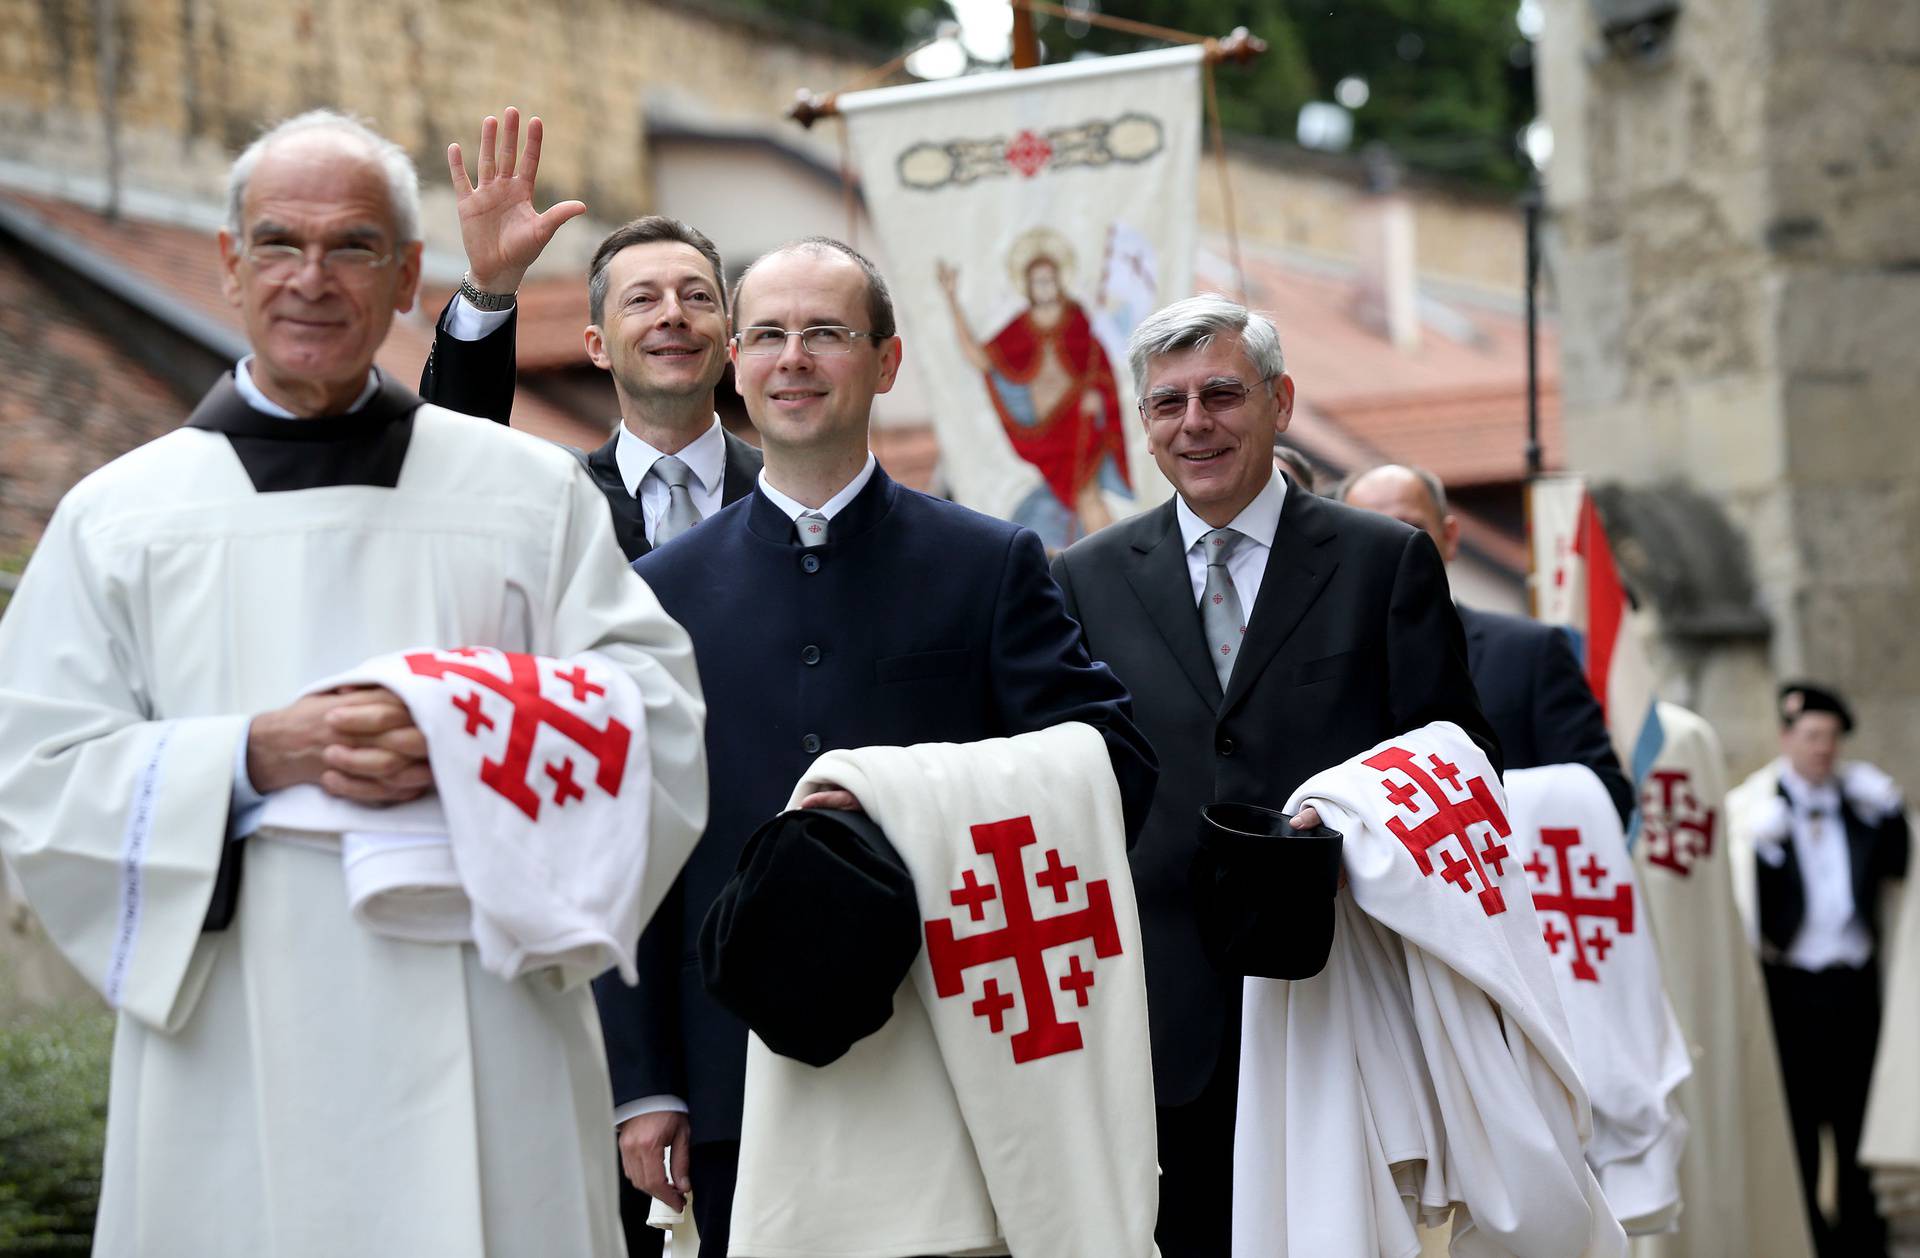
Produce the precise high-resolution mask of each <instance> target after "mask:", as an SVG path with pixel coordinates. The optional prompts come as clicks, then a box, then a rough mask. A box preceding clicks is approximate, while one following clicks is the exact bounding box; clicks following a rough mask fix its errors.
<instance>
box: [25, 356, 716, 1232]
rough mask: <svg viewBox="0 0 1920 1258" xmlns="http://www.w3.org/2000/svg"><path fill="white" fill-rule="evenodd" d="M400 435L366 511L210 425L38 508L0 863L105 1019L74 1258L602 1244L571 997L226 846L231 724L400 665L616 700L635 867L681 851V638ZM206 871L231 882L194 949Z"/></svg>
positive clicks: (269, 843) (538, 446) (599, 1145)
mask: <svg viewBox="0 0 1920 1258" xmlns="http://www.w3.org/2000/svg"><path fill="white" fill-rule="evenodd" d="M223 390H224V393H223V392H222V391H223ZM223 398H224V400H225V404H226V405H227V406H228V408H229V409H230V410H231V409H233V408H241V407H243V406H244V404H243V403H241V402H239V401H238V399H237V397H236V396H235V395H234V394H233V387H232V384H231V381H230V380H229V381H227V382H224V383H223V384H222V385H221V386H218V387H217V388H216V390H215V394H214V395H213V397H212V398H210V399H209V402H208V403H205V404H203V406H202V408H201V409H202V412H204V411H206V410H207V409H208V407H209V406H212V405H214V404H215V403H216V402H219V401H221V400H222V399H223ZM200 413H201V412H196V420H197V419H198V418H199V416H200ZM261 421H264V422H265V423H269V424H277V423H286V424H288V425H289V426H290V427H293V426H295V425H296V423H297V424H300V425H304V424H310V423H311V424H316V425H317V424H323V423H325V424H333V425H335V426H336V428H337V427H338V426H340V425H343V424H348V423H350V422H359V417H354V419H353V420H352V421H342V420H327V421H319V420H316V421H281V420H264V417H260V418H259V420H256V421H255V426H256V428H257V427H258V426H259V422H261ZM399 423H403V424H410V435H409V433H408V431H407V430H405V429H402V428H398V427H396V428H394V429H393V430H392V431H393V432H394V433H396V434H398V438H399V439H398V442H397V443H395V442H388V443H387V445H386V446H384V447H383V448H384V449H385V450H386V451H387V454H388V455H389V456H391V455H392V454H393V453H394V451H395V450H396V449H398V450H400V451H403V452H404V456H403V458H400V459H399V460H398V461H394V460H393V459H391V458H390V459H389V462H390V463H391V464H392V466H390V467H389V468H388V471H389V472H390V473H391V477H390V478H389V479H388V480H387V481H386V482H385V484H384V486H383V485H382V483H381V482H380V481H379V480H378V479H374V480H372V481H366V480H361V481H356V480H354V479H352V478H351V477H346V476H340V477H336V478H335V479H334V480H332V481H323V483H320V484H318V485H313V486H312V487H307V488H289V487H284V486H273V485H267V486H263V487H261V488H256V485H257V483H258V477H257V471H256V469H254V468H253V465H252V464H248V463H244V462H243V457H242V455H241V454H240V450H241V448H242V447H241V445H240V438H239V437H237V436H231V433H232V432H233V431H234V430H232V429H228V430H225V431H210V430H209V429H208V427H207V426H205V425H201V426H198V427H196V426H192V425H190V426H188V427H184V428H181V429H179V430H177V431H175V432H172V433H169V434H168V435H166V436H164V437H162V438H160V439H159V440H157V441H154V442H152V443H150V444H148V445H146V446H143V447H141V448H140V449H138V450H135V451H134V452H132V453H131V454H129V455H127V456H125V457H123V458H121V459H118V460H116V461H114V462H113V463H111V464H109V465H107V466H106V467H104V468H101V469H100V470H98V471H96V472H95V473H93V474H92V475H90V476H89V477H87V478H86V479H85V480H83V481H82V482H81V483H80V484H79V485H78V486H76V487H75V488H74V490H73V491H72V492H71V493H69V494H68V495H67V497H66V499H65V500H64V501H63V502H62V503H61V505H60V507H59V509H58V510H57V511H56V513H55V515H54V518H53V520H52V522H51V523H50V524H49V526H48V528H47V531H46V535H45V537H44V539H43V540H42V542H41V544H40V547H39V551H38V553H37V554H36V556H35V557H34V561H33V563H32V565H31V566H30V567H29V569H28V571H27V574H26V576H25V578H24V579H23V581H22V582H21V585H20V588H19V591H18V593H17V595H16V597H15V598H14V601H13V605H12V607H11V608H10V609H9V610H8V613H7V615H6V617H5V619H4V621H0V848H3V849H4V851H5V854H6V856H7V858H8V860H10V861H11V862H12V863H13V865H14V866H15V868H16V869H17V870H18V872H19V875H20V878H21V881H22V882H23V884H24V885H25V888H26V891H27V895H28V898H29V900H30V902H31V903H32V904H33V906H34V907H35V908H36V909H37V911H38V912H39V914H40V916H41V918H42V920H43V921H44V922H45V925H46V928H47V931H48V934H49V935H50V936H51V937H52V939H53V940H54V941H55V942H56V943H57V944H58V945H59V946H60V948H61V950H62V951H63V952H64V953H65V954H66V956H67V957H68V958H69V959H70V960H71V961H72V962H73V963H74V964H75V965H76V966H77V967H78V968H79V969H80V970H81V972H82V973H83V974H84V975H85V976H86V977H87V978H88V979H89V981H91V982H92V983H93V984H94V985H95V986H96V987H97V988H98V989H99V990H100V991H101V992H102V993H103V994H104V995H105V996H106V997H107V999H108V1001H109V1002H110V1003H111V1004H112V1005H114V1006H115V1007H116V1008H117V1009H118V1011H119V1023H118V1028H117V1033H116V1036H115V1043H114V1055H113V1080H112V1091H111V1096H110V1100H109V1108H108V1123H107V1151H106V1166H105V1173H104V1182H103V1186H102V1197H101V1205H100V1214H99V1222H98V1230H97V1233H96V1237H95V1241H94V1244H95V1253H97V1254H112V1255H120V1254H140V1255H144V1256H151V1255H183V1256H185V1255H191V1256H193V1258H204V1256H206V1255H265V1254H272V1255H275V1256H276V1258H304V1256H306V1255H314V1256H318V1255H340V1254H354V1255H396V1256H397V1255H407V1256H409V1258H411V1256H415V1255H458V1256H462V1258H468V1256H470V1258H479V1256H480V1255H483V1254H569V1255H596V1256H597V1255H606V1254H618V1253H620V1252H621V1241H620V1236H619V1226H618V1220H617V1208H616V1204H615V1196H614V1190H615V1183H614V1178H613V1176H614V1165H613V1159H612V1157H611V1150H610V1148H609V1147H608V1141H607V1119H608V1107H609V1087H608V1082H607V1073H606V1066H605V1061H604V1058H603V1055H602V1049H601V1043H600V1035H599V1030H598V1025H597V1022H596V1019H595V1016H594V1009H593V1004H592V1000H591V997H590V995H589V992H588V990H587V989H586V987H585V986H584V985H580V986H574V987H571V988H565V987H563V986H562V984H560V983H559V982H558V981H556V980H555V979H554V978H553V972H552V971H542V972H539V973H535V974H532V975H529V976H528V977H525V978H522V979H519V980H517V981H513V982H507V981H503V980H502V979H500V978H497V977H495V976H494V975H492V974H489V973H487V972H485V971H484V970H483V969H482V968H481V966H480V964H479V962H478V960H477V957H476V953H475V951H474V949H473V948H472V946H470V945H460V944H423V943H412V942H404V941H399V940H394V939H391V938H387V937H384V936H381V935H377V934H374V933H373V932H371V931H369V930H367V929H365V928H364V927H362V926H361V925H360V924H358V923H357V922H355V921H354V920H353V918H352V917H351V916H350V915H349V912H348V907H347V898H346V894H345V890H344V885H343V881H342V866H341V857H340V854H339V852H338V851H337V850H336V851H333V852H328V851H325V850H318V849H316V848H313V847H309V846H303V845H300V844H296V843H289V842H284V841H278V840H275V839H273V838H271V837H265V836H261V835H255V836H253V837H250V838H247V839H244V840H238V841H237V842H236V845H235V847H234V850H233V851H231V852H230V853H229V852H226V848H227V846H228V841H227V830H228V810H229V803H230V799H231V796H232V789H233V785H234V778H235V764H236V760H237V757H238V755H239V752H240V740H241V738H242V736H243V731H244V729H245V728H246V724H247V720H248V717H249V715H250V714H253V713H258V712H261V711H265V710H269V709H273V708H277V707H279V706H281V705H283V704H286V703H288V702H290V701H291V700H292V699H293V698H294V697H295V696H297V695H298V694H300V692H301V691H302V690H303V689H304V688H305V687H306V686H307V685H308V684H309V683H310V682H312V681H313V680H314V679H315V678H319V677H323V676H326V675H328V674H330V673H334V672H338V671H341V670H344V669H347V668H350V667H352V666H355V665H357V664H359V663H360V662H361V661H363V660H366V659H368V658H369V657H372V656H375V655H379V654H382V653H384V652H389V651H395V650H403V649H409V648H419V647H422V646H428V645H440V646H455V645H462V644H484V645H492V646H497V647H500V648H502V649H505V650H512V651H521V652H529V653H534V654H540V655H549V656H562V657H563V656H568V655H572V654H575V653H577V652H581V651H587V650H593V651H597V652H599V653H600V654H601V655H602V656H603V657H605V658H606V659H608V660H610V661H612V662H613V663H614V664H615V665H616V666H617V667H619V668H621V669H623V670H624V671H626V672H627V673H628V674H629V675H630V676H631V677H632V678H633V680H634V682H635V684H636V685H637V686H638V688H639V691H640V694H641V695H642V697H643V700H644V704H645V709H646V730H647V738H648V742H649V751H650V755H651V767H652V791H651V796H650V803H649V806H648V810H647V811H648V822H649V829H650V832H651V835H652V838H653V842H654V843H655V845H656V846H655V849H654V851H655V853H656V855H657V854H658V853H659V852H660V851H661V850H662V849H663V848H664V849H665V850H670V851H673V852H676V853H680V852H684V851H686V850H687V849H688V848H689V847H690V845H691V841H692V837H693V836H694V835H697V834H698V832H699V831H700V829H701V827H702V825H703V824H704V820H705V814H706V787H705V759H704V752H703V745H702V722H703V717H704V712H703V708H702V705H701V702H700V698H699V695H700V691H699V682H698V680H697V678H696V675H695V672H694V661H693V653H692V650H691V646H690V643H689V641H688V638H687V636H686V634H685V632H684V631H683V630H681V628H680V627H679V626H678V625H677V624H675V623H674V622H673V621H672V620H671V619H670V618H668V617H667V616H666V615H665V614H664V613H663V612H662V611H661V609H660V606H659V604H658V602H657V601H656V600H655V599H654V598H653V596H652V594H651V592H650V591H649V590H648V589H647V587H646V585H645V584H644V583H643V582H642V581H640V580H639V579H638V578H637V577H635V576H634V575H633V573H632V572H631V571H630V570H629V569H628V567H627V565H626V563H625V562H624V561H623V560H622V558H621V556H620V553H619V551H618V549H617V547H616V546H615V543H614V538H613V534H612V532H611V531H610V530H609V529H608V528H607V524H606V504H605V502H604V501H603V500H602V499H601V497H600V495H599V493H598V491H597V490H596V489H595V488H594V487H593V485H592V483H591V482H590V481H589V480H588V478H587V476H586V475H585V473H584V472H583V471H582V470H581V469H580V467H579V466H578V464H577V463H576V462H575V461H574V459H573V458H571V457H570V456H569V455H568V454H567V453H566V452H565V451H564V450H561V449H559V448H557V447H553V446H549V445H547V444H545V443H543V442H540V441H538V440H536V439H533V438H530V437H527V436H524V435H522V434H519V433H515V432H513V431H511V430H509V429H507V428H504V427H500V426H497V425H494V424H490V423H486V422H483V421H480V420H475V419H470V418H467V417H465V416H458V415H454V414H451V413H449V412H446V411H442V410H439V409H437V408H435V407H431V406H426V407H421V408H420V409H418V410H417V411H416V412H414V413H413V415H412V418H411V419H410V420H406V419H402V420H400V421H399ZM309 431H311V432H319V431H322V430H321V429H318V428H315V429H301V432H302V433H305V432H309ZM250 439H251V440H255V441H266V442H268V443H278V444H280V445H281V449H280V451H279V458H280V466H281V467H283V468H285V467H293V468H295V469H303V468H304V469H311V468H312V467H314V466H315V465H316V460H324V458H325V457H326V451H325V450H322V449H321V448H320V447H321V446H322V445H323V444H324V443H323V442H318V441H315V442H313V443H311V449H307V448H302V449H295V448H294V447H296V446H298V445H299V440H300V439H299V438H295V439H282V438H279V437H275V436H262V435H261V434H260V433H258V432H256V433H255V434H254V435H253V437H252V438H250ZM374 444H375V445H378V444H379V443H378V442H375V443H374ZM295 479H298V477H297V476H296V478H295ZM309 483H310V484H311V480H310V481H309ZM267 489H276V490H277V491H276V492H266V491H265V490H267ZM537 774H538V769H537V767H536V769H535V770H534V776H533V777H530V779H529V780H530V782H531V783H532V784H533V785H534V786H535V787H536V788H538V787H540V786H543V785H549V786H550V785H551V784H550V783H546V782H545V781H544V779H540V778H539V777H538V776H537ZM223 853H224V854H226V855H228V856H229V859H234V858H238V859H240V861H241V864H240V869H241V871H242V873H243V878H242V880H241V883H240V887H239V891H238V896H237V901H235V905H234V909H233V914H232V917H231V921H230V923H228V924H227V925H226V926H225V928H224V929H218V930H203V923H204V922H205V921H206V919H207V914H208V908H209V904H210V902H211V901H212V900H213V899H214V891H215V882H216V876H217V874H218V871H219V870H220V867H221V862H222V856H223Z"/></svg>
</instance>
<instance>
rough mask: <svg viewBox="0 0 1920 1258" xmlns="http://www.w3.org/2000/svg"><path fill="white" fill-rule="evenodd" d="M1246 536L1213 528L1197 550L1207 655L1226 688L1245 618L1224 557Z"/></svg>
mask: <svg viewBox="0 0 1920 1258" xmlns="http://www.w3.org/2000/svg"><path fill="white" fill-rule="evenodd" d="M1244 540H1246V535H1245V534H1243V533H1239V532H1236V531H1235V530H1233V529H1214V530H1213V531H1211V532H1209V533H1206V534H1203V535H1202V536H1201V538H1200V542H1199V544H1200V546H1201V547H1202V548H1203V549H1202V550H1201V553H1202V554H1204V555H1205V556H1206V557H1207V587H1206V588H1205V589H1204V590H1202V591H1200V623H1201V625H1202V626H1203V627H1204V628H1205V630H1206V634H1207V655H1208V658H1210V659H1211V660H1212V661H1213V671H1214V674H1215V675H1216V676H1218V677H1219V678H1220V689H1221V690H1223V691H1224V690H1225V689H1226V688H1227V678H1229V677H1231V676H1233V662H1234V660H1236V659H1238V658H1239V657H1240V637H1241V635H1242V634H1244V633H1246V631H1247V618H1246V617H1245V616H1243V615H1241V613H1240V595H1239V593H1238V592H1237V591H1235V590H1234V588H1233V577H1232V575H1230V574H1229V573H1228V572H1227V558H1228V557H1229V556H1230V555H1232V554H1233V551H1234V548H1235V547H1236V546H1238V545H1239V544H1240V543H1241V542H1242V541H1244Z"/></svg>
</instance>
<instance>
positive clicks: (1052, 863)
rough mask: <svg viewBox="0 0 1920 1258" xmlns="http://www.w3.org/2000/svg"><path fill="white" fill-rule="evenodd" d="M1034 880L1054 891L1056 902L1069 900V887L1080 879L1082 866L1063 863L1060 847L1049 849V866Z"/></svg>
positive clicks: (1062, 902) (1060, 902) (1034, 877)
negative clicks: (1061, 861)
mask: <svg viewBox="0 0 1920 1258" xmlns="http://www.w3.org/2000/svg"><path fill="white" fill-rule="evenodd" d="M1033 880H1034V881H1035V882H1037V883H1039V884H1040V885H1041V886H1043V887H1045V888H1046V889H1047V890H1049V891H1051V892H1053V902H1054V903H1055V904H1065V903H1066V902H1067V888H1068V887H1071V886H1072V885H1073V884H1074V883H1076V882H1078V881H1079V880H1080V868H1079V866H1077V865H1062V864H1061V863H1060V849H1059V848H1057V847H1051V848H1048V849H1047V867H1046V868H1045V869H1043V870H1041V871H1040V872H1039V873H1037V874H1035V875H1034V876H1033Z"/></svg>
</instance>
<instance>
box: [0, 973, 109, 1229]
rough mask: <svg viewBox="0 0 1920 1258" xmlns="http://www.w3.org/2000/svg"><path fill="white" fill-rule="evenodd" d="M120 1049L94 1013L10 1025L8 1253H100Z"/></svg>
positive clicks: (5, 1038) (1, 1167)
mask: <svg viewBox="0 0 1920 1258" xmlns="http://www.w3.org/2000/svg"><path fill="white" fill-rule="evenodd" d="M112 1048H113V1017H112V1015H111V1014H108V1013H104V1012H98V1011H94V1010H84V1011H75V1012H70V1013H62V1014H37V1013H36V1014H25V1015H21V1016H19V1017H17V1018H16V1019H15V1020H14V1021H12V1022H11V1023H10V1024H8V1025H7V1026H5V1027H0V1254H84V1253H86V1252H87V1251H88V1250H89V1248H90V1247H91V1245H92V1240H91V1238H92V1236H93V1215H94V1209H95V1207H96V1205H97V1204H98V1201H99V1196H100V1157H101V1151H102V1149H103V1147H104V1145H105V1140H106V1120H107V1066H108V1062H109V1060H110V1058H111V1054H112Z"/></svg>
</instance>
